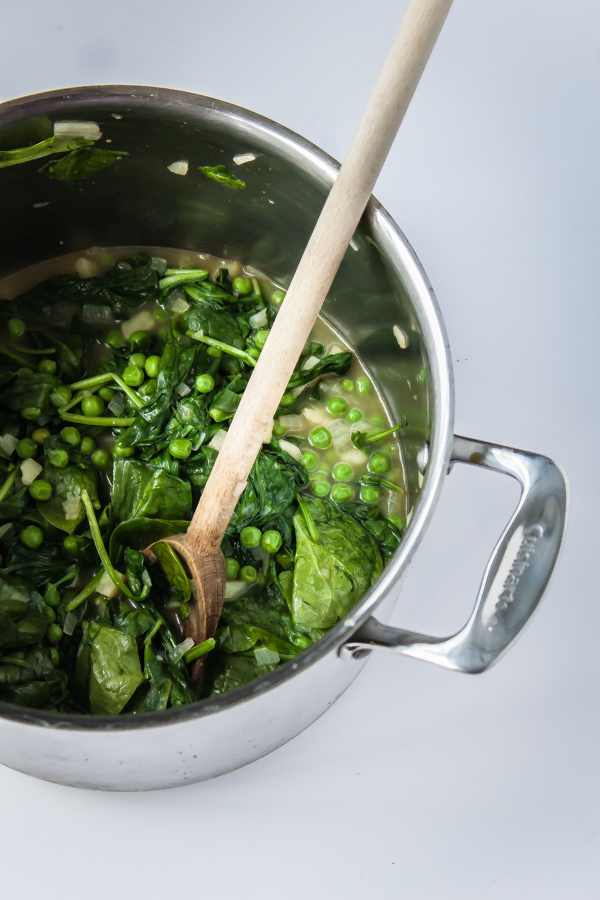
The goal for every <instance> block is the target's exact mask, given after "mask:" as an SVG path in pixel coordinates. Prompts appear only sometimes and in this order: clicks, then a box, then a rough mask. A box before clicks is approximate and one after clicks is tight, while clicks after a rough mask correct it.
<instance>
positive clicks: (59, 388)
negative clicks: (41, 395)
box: [50, 384, 73, 406]
mask: <svg viewBox="0 0 600 900" xmlns="http://www.w3.org/2000/svg"><path fill="white" fill-rule="evenodd" d="M72 396H73V391H72V390H71V388H68V387H67V386H66V384H57V385H56V387H55V388H53V390H52V393H51V394H50V403H51V404H52V406H66V405H67V403H68V402H69V400H70V399H71V397H72Z"/></svg>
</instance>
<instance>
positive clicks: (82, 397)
mask: <svg viewBox="0 0 600 900" xmlns="http://www.w3.org/2000/svg"><path fill="white" fill-rule="evenodd" d="M94 393H95V391H79V393H78V394H75V396H74V397H72V398H71V399H70V400H69V402H68V403H65V405H64V406H61V407H59V410H58V414H59V415H60V416H62V414H63V413H66V412H68V411H69V410H70V409H73V407H74V406H77V404H78V403H81V401H82V400H85V398H86V397H90V396H91V395H92V394H94Z"/></svg>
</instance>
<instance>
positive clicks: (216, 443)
mask: <svg viewBox="0 0 600 900" xmlns="http://www.w3.org/2000/svg"><path fill="white" fill-rule="evenodd" d="M226 435H227V432H226V431H225V429H224V428H220V429H219V431H217V433H216V434H214V435H213V436H212V439H211V440H210V441H209V442H208V446H209V447H212V449H213V450H216V451H217V453H218V452H219V450H220V449H221V447H222V446H223V444H224V443H225V437H226Z"/></svg>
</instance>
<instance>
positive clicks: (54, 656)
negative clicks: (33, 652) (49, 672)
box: [48, 647, 60, 666]
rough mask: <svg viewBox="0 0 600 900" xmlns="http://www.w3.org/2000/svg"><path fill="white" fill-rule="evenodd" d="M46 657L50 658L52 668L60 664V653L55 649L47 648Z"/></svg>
mask: <svg viewBox="0 0 600 900" xmlns="http://www.w3.org/2000/svg"><path fill="white" fill-rule="evenodd" d="M48 656H49V657H50V662H51V663H52V665H53V666H57V665H58V664H59V663H60V653H59V652H58V650H57V649H56V647H49V648H48Z"/></svg>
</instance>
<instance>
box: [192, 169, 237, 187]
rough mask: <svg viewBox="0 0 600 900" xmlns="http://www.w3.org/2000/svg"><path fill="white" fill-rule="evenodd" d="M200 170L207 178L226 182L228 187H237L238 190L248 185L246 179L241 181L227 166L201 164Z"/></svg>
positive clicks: (220, 182)
mask: <svg viewBox="0 0 600 900" xmlns="http://www.w3.org/2000/svg"><path fill="white" fill-rule="evenodd" d="M199 169H200V171H201V172H203V173H204V175H206V177H207V178H212V180H213V181H218V182H219V184H226V185H227V187H231V188H237V189H238V190H239V189H241V188H245V187H246V182H245V181H240V180H239V179H238V178H236V177H235V176H234V175H232V174H231V172H230V171H229V170H228V169H227V168H226V167H225V166H200V167H199Z"/></svg>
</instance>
